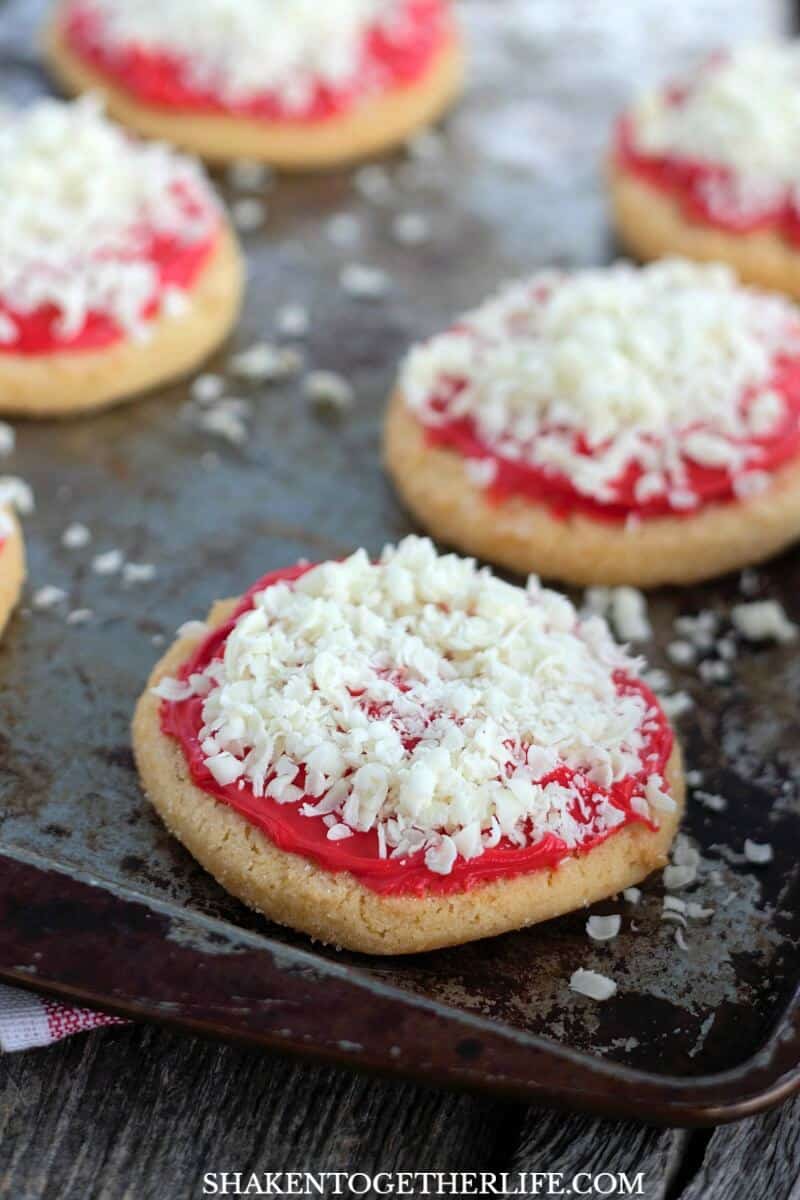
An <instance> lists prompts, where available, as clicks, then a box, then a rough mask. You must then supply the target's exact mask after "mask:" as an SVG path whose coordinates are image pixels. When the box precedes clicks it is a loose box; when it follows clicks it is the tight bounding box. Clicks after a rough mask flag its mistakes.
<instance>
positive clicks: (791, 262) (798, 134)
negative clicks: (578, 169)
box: [609, 42, 800, 296]
mask: <svg viewBox="0 0 800 1200" xmlns="http://www.w3.org/2000/svg"><path fill="white" fill-rule="evenodd" d="M799 151H800V47H799V46H798V44H797V42H783V43H774V44H764V45H743V46H740V47H738V48H736V49H734V50H732V51H730V52H727V53H724V54H716V55H714V56H712V57H711V58H710V59H707V60H706V61H704V62H702V63H700V64H699V65H698V66H697V67H695V68H694V69H693V70H692V71H691V72H689V73H688V74H687V75H686V76H684V77H683V78H681V79H678V80H675V81H672V82H670V83H668V84H666V85H663V86H661V87H660V88H657V89H656V90H655V91H652V92H649V93H648V94H646V95H644V96H642V97H640V98H638V99H637V100H635V101H634V103H633V105H632V106H631V108H630V109H629V110H628V112H626V113H625V114H624V115H623V117H622V118H621V119H620V121H619V122H618V124H617V127H616V131H615V135H614V141H613V146H612V150H611V159H610V164H609V175H610V187H611V198H612V204H613V209H614V216H615V220H616V223H617V227H618V230H619V232H620V234H621V236H622V238H623V240H624V241H625V242H626V243H627V244H628V246H629V247H630V248H631V249H632V250H633V251H634V252H635V253H636V254H638V255H639V256H641V257H642V258H645V259H649V258H657V257H661V256H663V255H665V254H683V255H686V256H688V257H692V258H698V259H703V260H710V259H715V260H720V261H723V262H727V263H728V264H729V265H730V266H732V267H733V268H734V269H735V270H736V271H737V273H738V274H739V276H740V277H741V278H742V279H743V280H745V281H746V282H749V283H755V284H758V285H760V286H763V287H771V288H777V289H779V290H782V291H788V292H790V293H791V294H792V295H795V296H797V295H800V219H799V218H800V210H799V209H798V200H797V197H798V184H800V166H798V163H800V156H799V154H798V152H799Z"/></svg>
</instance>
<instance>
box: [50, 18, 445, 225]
mask: <svg viewBox="0 0 800 1200" xmlns="http://www.w3.org/2000/svg"><path fill="white" fill-rule="evenodd" d="M46 43H47V52H48V59H49V62H50V66H51V67H52V69H53V71H54V73H55V75H56V77H57V78H58V79H59V80H60V82H61V83H62V84H64V86H66V87H67V88H68V89H69V90H70V91H72V92H83V91H87V90H92V91H97V92H99V93H101V94H102V95H103V96H104V97H105V99H106V102H107V104H108V106H109V111H110V112H111V113H112V114H113V115H114V116H115V117H116V118H118V119H119V120H120V121H122V122H123V123H124V124H127V125H129V126H130V127H131V128H133V129H135V130H136V131H137V132H139V133H142V134H145V135H146V136H149V137H159V138H164V139H167V140H169V141H171V142H174V143H175V144H176V145H179V146H183V147H184V148H186V149H189V150H191V151H192V152H194V153H196V154H199V155H200V156H201V157H203V158H208V159H210V160H214V161H218V162H225V163H232V164H233V167H232V170H233V171H234V175H233V182H234V184H235V186H243V187H245V188H246V189H247V190H254V189H255V188H257V187H262V186H263V183H264V179H263V178H262V176H261V175H260V174H259V168H260V167H261V164H264V163H271V164H274V165H275V166H279V167H289V168H300V169H309V168H319V167H324V166H329V165H332V164H335V163H344V162H351V161H355V160H358V159H361V158H365V157H367V156H368V155H370V154H372V153H374V152H376V151H378V150H382V149H384V148H386V147H388V146H392V145H396V144H399V143H402V142H403V141H405V140H406V139H407V138H408V137H409V135H411V134H412V133H414V131H416V130H419V129H421V128H424V127H425V126H426V125H427V124H428V123H429V122H431V121H433V120H435V119H436V118H438V117H439V116H440V114H441V113H442V112H443V111H444V110H445V109H446V108H447V107H448V106H449V104H450V103H451V102H452V100H453V99H454V98H455V96H456V95H457V93H458V91H459V90H460V87H461V78H462V72H463V67H462V52H461V47H460V39H459V37H458V33H457V30H456V26H455V21H454V17H453V12H452V7H451V4H450V0H325V3H324V4H320V3H318V2H317V0H270V3H265V2H264V0H204V3H203V4H202V5H197V4H196V3H195V0H137V3H136V4H129V3H128V0H61V3H60V4H59V5H58V6H57V8H56V11H55V14H54V17H53V18H52V20H51V23H50V26H49V29H48V32H47V38H46ZM262 170H263V168H262ZM254 203H258V202H257V201H255V200H254V198H253V197H250V198H248V199H245V200H243V201H242V202H241V204H242V205H244V206H245V207H244V208H239V209H238V211H239V212H240V213H243V212H245V211H247V212H250V211H252V212H255V209H254V208H253V207H252V206H253V204H254ZM246 227H247V228H252V226H251V225H250V223H249V218H248V221H247V223H246Z"/></svg>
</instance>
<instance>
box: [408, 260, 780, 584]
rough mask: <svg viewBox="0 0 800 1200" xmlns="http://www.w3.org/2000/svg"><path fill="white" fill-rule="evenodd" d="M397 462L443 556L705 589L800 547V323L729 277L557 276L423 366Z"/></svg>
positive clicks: (622, 272)
mask: <svg viewBox="0 0 800 1200" xmlns="http://www.w3.org/2000/svg"><path fill="white" fill-rule="evenodd" d="M385 455H386V462H387V466H388V469H389V472H390V474H391V475H392V478H393V479H394V481H395V484H396V485H397V488H398V490H399V492H400V494H401V496H402V497H403V498H404V500H405V502H406V503H407V505H408V507H409V508H410V509H411V511H412V512H413V513H414V514H415V516H416V517H417V518H418V520H419V521H420V522H421V523H422V524H423V525H424V526H425V527H426V528H427V529H428V530H430V531H431V532H432V533H434V534H435V535H436V536H437V537H438V538H441V539H442V540H443V541H445V542H449V543H450V544H452V545H454V546H457V547H458V548H459V549H460V550H464V551H467V552H468V553H472V554H477V555H479V556H480V557H482V558H485V559H488V560H490V561H492V562H495V563H499V564H501V565H502V566H505V567H508V568H510V569H512V570H514V571H518V572H520V573H522V574H526V573H528V572H530V571H534V572H536V573H537V574H540V575H543V576H545V577H552V578H557V579H561V580H565V581H567V582H569V583H574V584H580V585H586V584H632V585H634V586H638V587H653V586H657V585H660V584H666V583H676V584H681V583H690V582H694V581H697V580H701V579H705V578H709V577H711V576H714V575H718V574H721V573H723V572H725V571H730V570H733V569H735V568H739V567H743V566H746V565H747V564H748V563H754V562H758V561H761V560H763V559H765V558H768V557H769V556H770V555H773V554H775V553H777V552H778V551H779V550H781V549H783V548H784V547H786V546H787V545H789V544H790V543H791V542H792V541H794V540H795V539H796V538H797V537H798V536H799V535H800V322H798V318H797V316H796V313H795V310H794V308H793V307H792V306H791V305H790V304H789V303H788V301H786V300H784V299H783V298H782V297H780V296H777V295H771V294H767V293H762V292H756V291H753V290H751V289H746V288H744V287H741V286H739V285H738V284H737V283H736V282H735V280H734V277H733V275H732V273H731V272H730V271H729V270H728V269H727V268H726V267H724V266H719V265H717V266H704V265H700V264H696V263H691V262H686V261H681V260H671V261H665V262H661V263H655V264H652V265H651V266H649V267H644V268H636V267H631V266H628V265H624V264H620V265H618V266H615V267H612V268H602V269H596V270H588V271H579V272H576V273H575V274H573V275H563V274H559V273H556V272H549V273H547V272H546V273H541V274H539V275H537V276H534V277H533V278H532V279H530V280H528V281H527V282H525V283H521V284H518V285H515V286H512V287H510V288H507V289H506V290H504V291H503V292H502V293H501V294H500V295H499V296H497V297H496V298H494V299H492V300H490V301H489V302H488V303H486V304H484V305H483V306H482V307H481V308H479V309H478V310H476V311H475V312H472V313H469V314H467V315H466V316H464V317H462V318H461V319H460V320H459V321H458V323H457V324H456V325H454V326H453V327H452V329H450V330H449V331H448V332H446V333H444V334H441V335H439V336H437V337H434V338H432V339H431V340H430V341H429V342H427V343H424V344H423V345H420V346H418V347H416V348H414V349H413V350H412V351H411V353H410V354H409V356H408V358H407V359H406V361H405V364H404V366H403V368H402V370H401V373H400V378H399V381H398V386H397V391H396V393H395V395H394V397H393V399H392V402H391V404H390V406H389V413H388V417H387V423H386V437H385Z"/></svg>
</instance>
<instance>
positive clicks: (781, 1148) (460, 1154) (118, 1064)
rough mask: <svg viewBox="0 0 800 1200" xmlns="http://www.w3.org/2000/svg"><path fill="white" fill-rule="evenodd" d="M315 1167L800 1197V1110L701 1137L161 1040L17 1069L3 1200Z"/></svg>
mask: <svg viewBox="0 0 800 1200" xmlns="http://www.w3.org/2000/svg"><path fill="white" fill-rule="evenodd" d="M306 1170H307V1171H315V1172H316V1171H364V1172H368V1173H371V1174H374V1173H376V1172H379V1171H456V1170H457V1171H473V1170H474V1171H503V1170H507V1171H530V1172H536V1171H541V1172H545V1171H553V1172H557V1171H561V1172H564V1175H565V1177H566V1178H570V1177H571V1176H572V1175H573V1174H574V1173H575V1172H577V1171H589V1172H593V1173H598V1172H607V1171H612V1172H617V1171H626V1172H629V1173H630V1174H636V1173H637V1172H643V1173H644V1180H643V1191H642V1195H643V1196H644V1197H645V1198H646V1200H740V1198H741V1200H800V1097H798V1098H796V1099H795V1100H793V1101H790V1102H789V1103H787V1104H785V1105H784V1106H783V1107H782V1108H778V1109H776V1110H773V1111H772V1112H769V1113H766V1114H763V1115H762V1116H759V1117H754V1118H752V1119H748V1120H746V1121H741V1122H739V1123H738V1124H735V1125H728V1126H723V1127H720V1128H718V1129H716V1130H699V1131H697V1130H696V1131H692V1132H687V1131H684V1130H678V1129H667V1130H664V1129H648V1128H645V1127H643V1126H637V1125H634V1124H631V1123H622V1122H612V1121H598V1120H595V1119H593V1118H590V1117H583V1116H567V1115H564V1114H562V1113H555V1112H544V1111H542V1110H540V1109H533V1108H526V1107H523V1106H519V1105H514V1104H510V1103H502V1102H499V1101H497V1100H490V1099H484V1098H477V1097H474V1096H468V1095H455V1094H450V1093H447V1092H441V1091H436V1090H433V1089H425V1088H421V1087H416V1086H414V1085H412V1084H405V1083H396V1082H392V1083H385V1082H382V1081H379V1080H375V1079H370V1078H368V1077H366V1076H360V1075H356V1074H353V1073H349V1072H345V1071H340V1070H333V1069H328V1068H319V1067H316V1066H311V1065H308V1064H297V1063H294V1062H292V1061H290V1060H288V1059H286V1058H282V1057H278V1056H276V1055H268V1054H264V1053H260V1052H258V1051H253V1050H250V1049H243V1048H239V1047H234V1046H225V1045H215V1044H212V1043H209V1042H205V1041H200V1040H199V1039H196V1038H192V1037H188V1036H185V1035H182V1034H176V1033H172V1032H170V1031H167V1030H164V1029H157V1028H152V1027H130V1028H125V1029H115V1030H104V1031H102V1032H98V1033H92V1034H88V1035H85V1036H79V1037H74V1038H72V1039H70V1040H68V1041H65V1042H62V1043H60V1044H59V1045H57V1046H53V1047H51V1048H49V1049H45V1050H37V1051H33V1052H29V1053H27V1054H16V1055H5V1056H4V1057H0V1197H2V1198H3V1200H6V1198H7V1200H44V1198H46V1200H123V1198H125V1200H189V1198H190V1197H195V1196H200V1195H201V1194H202V1176H203V1174H204V1173H205V1172H206V1171H241V1172H243V1173H249V1172H251V1171H257V1172H267V1171H306ZM607 1186H608V1185H607V1184H606V1183H604V1182H603V1181H602V1180H601V1181H600V1187H607ZM590 1194H592V1195H594V1194H595V1193H590Z"/></svg>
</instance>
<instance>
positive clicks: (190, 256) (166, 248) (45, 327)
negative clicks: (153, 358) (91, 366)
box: [0, 202, 219, 356]
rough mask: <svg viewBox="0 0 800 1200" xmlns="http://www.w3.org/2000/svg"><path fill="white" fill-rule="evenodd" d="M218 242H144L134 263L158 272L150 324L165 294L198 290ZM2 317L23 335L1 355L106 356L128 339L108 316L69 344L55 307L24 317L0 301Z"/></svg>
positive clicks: (148, 310) (2, 346) (91, 320)
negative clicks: (174, 289)
mask: <svg viewBox="0 0 800 1200" xmlns="http://www.w3.org/2000/svg"><path fill="white" fill-rule="evenodd" d="M195 208H196V204H195V202H191V203H190V204H188V205H187V215H189V213H190V212H191V211H192V210H193V209H195ZM218 240H219V228H218V227H217V228H215V229H214V231H213V233H212V234H211V235H210V236H209V237H206V238H202V239H200V240H199V241H196V242H191V243H187V242H181V241H179V240H178V239H177V238H175V237H164V236H161V235H158V234H155V233H153V234H151V235H150V236H149V237H147V238H145V240H144V244H143V246H142V248H141V250H140V251H138V252H137V253H136V255H135V258H136V259H137V260H141V261H143V262H151V263H153V264H154V265H155V266H156V267H157V269H158V285H157V288H156V291H155V293H154V294H153V296H152V297H151V299H150V300H149V301H148V303H147V304H146V305H145V306H144V309H143V311H142V316H143V317H144V318H145V319H150V318H153V317H155V316H157V315H158V312H159V308H160V303H161V298H162V296H163V293H164V291H165V289H166V288H168V287H178V288H181V289H182V290H183V291H187V292H188V291H190V290H191V289H192V287H194V285H195V284H196V282H197V280H198V278H199V276H200V274H201V272H202V270H203V268H204V267H205V265H206V263H207V262H208V260H209V259H210V257H211V255H212V253H213V251H214V249H215V248H216V246H217V243H218ZM0 314H2V315H4V316H6V317H10V318H11V320H13V322H14V324H15V325H16V327H17V330H18V336H17V339H16V340H15V341H13V342H4V343H0V354H24V355H29V356H35V355H39V354H49V353H54V352H58V353H62V352H64V351H78V350H103V349H105V348H106V347H108V346H112V345H113V344H114V343H115V342H120V341H122V340H123V339H124V338H125V337H126V336H127V334H126V333H125V330H124V329H122V328H120V326H119V325H118V324H117V323H116V321H115V320H114V319H113V317H111V316H110V315H109V314H108V313H103V312H90V313H89V314H88V316H87V318H86V320H85V321H84V323H83V326H82V327H81V328H80V329H79V330H78V332H77V333H75V334H72V336H70V337H68V338H62V337H60V336H59V334H58V322H59V319H60V316H61V313H60V311H59V309H58V308H56V306H55V305H54V304H48V305H42V306H41V307H39V308H37V309H34V310H33V312H26V313H23V312H20V311H19V310H17V309H15V308H14V307H13V305H12V304H10V303H9V302H8V300H6V299H4V298H3V297H2V296H0Z"/></svg>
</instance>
